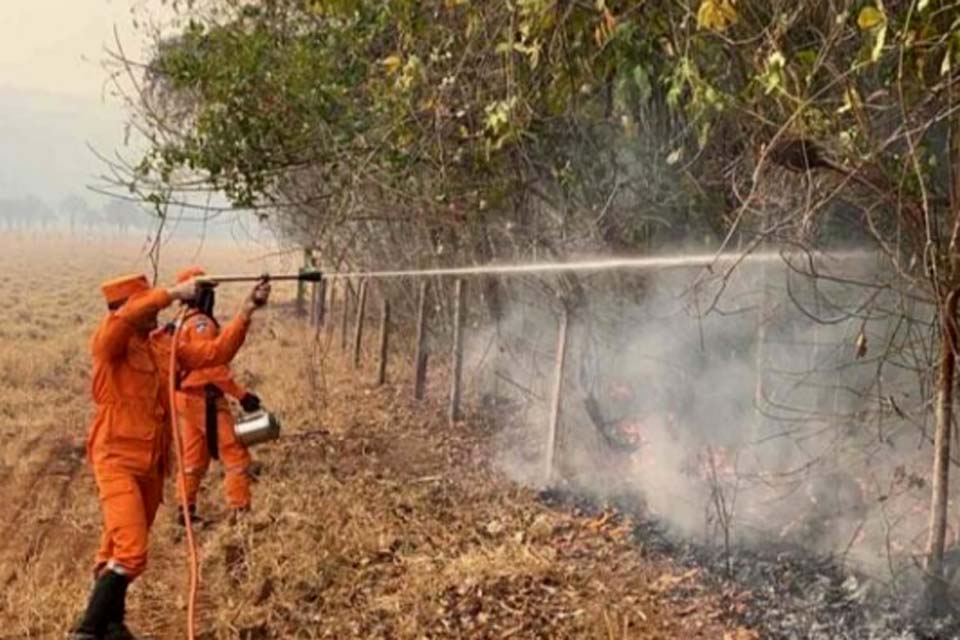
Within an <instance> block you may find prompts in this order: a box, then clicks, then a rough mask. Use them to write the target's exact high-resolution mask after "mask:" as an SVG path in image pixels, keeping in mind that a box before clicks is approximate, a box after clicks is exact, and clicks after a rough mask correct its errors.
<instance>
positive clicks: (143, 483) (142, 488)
mask: <svg viewBox="0 0 960 640" xmlns="http://www.w3.org/2000/svg"><path fill="white" fill-rule="evenodd" d="M94 476H95V477H96V480H97V487H98V488H99V492H100V507H101V509H102V510H103V520H104V526H103V533H102V534H101V535H100V549H99V550H98V551H97V570H98V571H99V570H100V569H102V568H104V567H108V568H110V569H113V570H114V571H117V572H118V573H123V574H124V575H126V576H128V577H129V578H130V579H131V580H132V579H133V578H136V577H137V576H138V575H140V574H141V573H143V570H144V569H146V568H147V542H148V539H149V533H150V527H151V525H153V519H154V517H155V516H156V515H157V507H159V506H160V502H161V500H162V499H163V476H162V475H161V474H160V473H159V472H158V473H157V474H156V475H154V476H139V475H135V474H132V473H129V472H127V471H122V470H118V469H111V468H105V467H95V468H94Z"/></svg>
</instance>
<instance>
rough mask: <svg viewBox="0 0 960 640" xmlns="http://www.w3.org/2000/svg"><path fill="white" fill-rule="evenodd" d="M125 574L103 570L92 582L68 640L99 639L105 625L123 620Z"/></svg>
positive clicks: (125, 593)
mask: <svg viewBox="0 0 960 640" xmlns="http://www.w3.org/2000/svg"><path fill="white" fill-rule="evenodd" d="M128 584H130V581H129V580H128V579H127V577H126V576H122V575H120V574H119V573H115V572H113V571H109V570H108V571H104V572H103V575H101V576H100V577H99V578H97V581H96V582H95V583H94V584H93V591H92V592H91V593H90V601H89V602H88V603H87V610H86V611H85V612H84V614H83V619H82V620H81V621H80V624H78V625H77V626H76V627H74V629H72V630H71V631H70V633H69V634H68V635H67V638H69V640H101V639H102V638H103V637H104V634H105V633H106V631H107V625H108V624H110V623H112V622H117V621H119V622H121V623H122V621H123V611H124V606H125V605H124V601H125V599H126V597H127V585H128Z"/></svg>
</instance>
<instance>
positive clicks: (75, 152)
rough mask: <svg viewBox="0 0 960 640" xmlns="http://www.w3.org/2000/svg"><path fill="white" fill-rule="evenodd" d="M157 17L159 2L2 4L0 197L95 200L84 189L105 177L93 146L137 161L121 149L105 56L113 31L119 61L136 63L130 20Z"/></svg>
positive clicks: (138, 42)
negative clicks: (121, 55) (124, 58)
mask: <svg viewBox="0 0 960 640" xmlns="http://www.w3.org/2000/svg"><path fill="white" fill-rule="evenodd" d="M164 13H166V14H167V16H169V10H167V11H166V12H165V11H164V6H163V4H162V3H161V0H0V198H5V197H6V198H17V197H23V196H25V195H28V194H32V195H35V196H37V197H39V198H41V199H43V200H46V201H47V202H49V203H54V202H57V201H58V200H60V199H62V198H63V197H64V196H66V195H68V194H80V195H83V196H84V197H86V198H87V199H88V200H91V201H96V200H98V199H102V198H101V197H100V196H98V195H97V194H96V193H93V192H92V191H91V190H90V189H89V187H90V186H91V185H97V184H102V183H103V181H102V180H100V178H99V177H100V176H101V175H102V174H103V173H104V169H105V167H104V165H103V163H102V162H101V161H100V160H98V159H97V158H96V155H95V154H94V153H93V152H92V151H91V147H92V148H94V149H96V150H97V151H98V152H99V153H101V154H104V155H107V156H112V155H113V154H114V153H115V152H117V151H119V152H120V153H121V154H122V155H124V156H125V157H127V158H133V159H136V158H137V157H138V155H139V150H138V149H136V148H130V147H125V146H124V124H125V122H126V114H125V112H124V110H123V108H122V106H121V104H120V102H119V100H118V99H117V98H115V97H112V96H111V95H110V91H109V90H108V88H109V87H108V85H107V71H106V70H105V69H104V68H103V61H104V59H105V58H106V57H107V53H106V51H105V48H106V47H110V48H111V49H112V48H115V46H114V28H116V29H117V31H118V33H119V35H120V38H121V42H123V46H124V50H125V52H126V53H127V54H128V55H129V56H131V57H134V58H136V59H143V58H144V57H145V52H144V49H145V47H144V45H143V43H144V42H145V40H146V39H145V37H144V35H143V34H142V33H141V32H138V30H137V29H136V28H134V25H133V21H134V19H139V20H140V21H141V22H142V21H143V20H144V19H149V18H157V17H162V16H163V14H164Z"/></svg>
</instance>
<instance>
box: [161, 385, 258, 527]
mask: <svg viewBox="0 0 960 640" xmlns="http://www.w3.org/2000/svg"><path fill="white" fill-rule="evenodd" d="M205 403H206V400H205V398H203V396H202V395H197V394H192V393H178V394H177V411H178V417H179V426H180V436H181V437H182V438H183V463H184V464H183V467H184V472H185V473H186V476H187V501H188V502H189V503H190V504H196V502H197V493H199V491H200V484H201V483H202V482H203V477H204V475H206V473H207V469H208V468H209V467H210V451H209V450H208V449H207V426H206V424H207V423H206V404H205ZM234 426H235V423H234V419H233V414H232V413H230V408H229V406H228V405H227V403H226V401H225V400H223V399H221V400H219V401H218V409H217V440H218V447H217V448H218V450H219V452H220V462H221V463H222V464H223V468H224V472H225V473H224V476H225V477H224V490H225V493H226V496H227V504H228V505H230V507H232V508H234V509H244V508H247V507H249V506H250V476H249V474H248V470H249V467H250V462H251V458H250V451H248V450H247V448H246V447H245V446H243V444H242V443H240V442H239V441H238V440H237V436H236V433H235V431H234Z"/></svg>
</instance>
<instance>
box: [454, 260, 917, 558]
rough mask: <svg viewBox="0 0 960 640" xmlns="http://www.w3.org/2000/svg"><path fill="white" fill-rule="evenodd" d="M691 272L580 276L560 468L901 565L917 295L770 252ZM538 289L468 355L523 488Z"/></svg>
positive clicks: (664, 511) (646, 496)
mask: <svg viewBox="0 0 960 640" xmlns="http://www.w3.org/2000/svg"><path fill="white" fill-rule="evenodd" d="M826 265H827V266H821V269H823V270H824V272H823V273H824V274H829V273H843V274H844V275H845V277H846V278H848V279H854V280H855V279H862V280H863V281H864V282H869V283H872V285H882V283H883V279H884V277H885V276H884V275H883V274H884V273H885V272H884V269H883V268H882V266H881V265H880V264H879V262H878V259H877V258H875V257H869V258H861V259H859V260H857V261H853V260H846V261H843V262H842V263H840V262H836V263H834V264H832V265H831V264H830V262H829V261H827V262H826ZM695 275H696V274H695V273H694V272H692V271H685V272H661V273H654V274H652V275H647V276H637V277H634V276H624V277H623V280H621V281H620V282H619V283H618V284H619V286H617V287H611V286H610V285H611V284H613V283H612V282H611V281H610V280H609V279H606V280H605V279H604V277H601V276H594V277H591V278H584V279H583V284H584V285H585V287H586V288H587V291H588V293H587V294H586V297H587V300H586V304H585V305H584V306H582V307H580V308H577V309H574V310H572V312H571V330H570V341H569V348H568V364H567V370H566V375H565V398H564V403H563V414H562V421H561V422H562V431H561V433H562V444H561V453H560V454H559V455H560V469H561V473H560V474H559V475H560V477H561V478H562V480H563V482H566V483H569V484H570V485H572V486H573V487H576V488H579V489H581V490H587V491H589V492H591V493H593V494H595V495H596V496H598V497H600V498H618V499H621V498H624V497H625V496H628V497H629V496H632V497H633V498H635V499H642V500H643V501H644V502H645V504H646V505H647V507H648V509H649V510H650V511H651V512H652V513H653V514H655V516H656V517H657V518H659V519H661V520H662V521H663V522H665V523H667V524H669V525H670V526H671V527H672V528H673V529H674V530H676V531H678V532H680V533H682V534H683V535H685V536H688V537H693V538H695V539H698V540H705V541H706V542H708V543H723V540H724V534H725V533H726V534H729V535H730V536H731V541H732V542H734V543H756V542H763V543H770V542H773V543H776V544H801V545H804V546H806V547H807V548H809V549H812V550H815V551H819V552H831V553H838V554H844V555H845V556H846V557H850V558H855V559H856V560H857V561H858V564H859V566H860V567H861V568H867V569H869V570H870V571H871V572H875V573H877V574H882V573H883V572H888V571H889V567H890V566H893V567H895V568H896V569H897V570H898V571H899V570H901V569H904V570H905V569H908V568H909V565H910V559H909V556H908V553H915V552H917V551H918V550H919V549H918V546H917V544H916V543H917V537H916V536H917V534H918V533H920V532H921V531H922V530H923V527H924V525H925V519H924V518H922V517H919V518H918V517H917V515H918V514H921V515H922V514H924V513H925V509H926V506H927V500H928V494H927V490H926V488H925V487H924V480H923V478H924V477H925V475H924V474H925V473H926V471H925V470H926V467H927V465H928V463H929V456H930V453H929V446H928V442H927V440H926V436H925V429H928V428H929V416H928V413H927V407H925V406H923V405H922V404H921V397H922V395H923V394H921V393H920V392H919V391H920V388H921V385H922V384H926V383H928V382H929V379H928V378H927V376H928V375H929V373H930V370H929V368H928V366H927V365H928V363H926V362H925V361H924V347H925V345H924V344H923V339H922V338H920V337H919V336H920V335H921V334H924V332H925V331H926V329H927V328H928V327H927V324H926V323H929V321H930V310H929V309H927V308H924V307H923V306H922V305H919V304H918V303H905V302H904V301H903V300H901V299H899V298H897V297H895V296H893V295H892V294H889V295H888V294H886V293H883V292H882V291H881V293H878V289H877V288H876V287H874V286H856V287H854V286H850V285H848V284H842V283H836V282H831V281H830V280H829V278H823V279H821V280H820V281H819V284H818V286H817V288H816V292H815V290H814V288H813V287H812V285H811V281H810V279H809V278H807V277H806V276H804V275H801V274H798V273H795V272H793V271H792V270H791V269H788V268H786V267H785V266H783V265H777V266H774V267H770V268H769V269H767V270H764V268H762V267H759V266H757V265H750V264H747V265H743V266H742V267H741V268H740V269H738V271H736V272H735V273H734V274H733V276H732V277H731V278H730V279H729V280H728V281H726V282H725V283H721V281H720V280H718V279H714V280H712V281H710V282H708V283H707V284H705V285H704V286H702V287H699V288H694V287H693V286H692V284H693V282H694V278H695ZM608 278H609V277H608ZM765 278H766V291H767V293H766V295H764V286H763V283H764V281H765ZM627 283H629V284H627ZM721 284H722V285H723V288H722V295H721V296H720V297H719V298H718V303H717V304H716V306H714V307H713V308H712V309H711V303H712V302H713V300H714V299H715V294H717V293H720V291H721ZM610 291H613V292H616V293H605V292H610ZM629 291H634V292H638V293H636V296H637V299H626V296H627V295H630V294H627V293H625V292H629ZM527 293H529V291H528V292H527ZM528 297H529V296H528ZM541 301H542V306H540V307H536V306H534V305H529V306H523V307H514V311H513V313H512V314H510V315H509V316H508V317H507V319H506V320H505V321H504V322H502V323H501V325H500V327H499V333H500V343H501V344H504V345H506V347H505V349H504V351H503V353H501V354H499V356H497V357H491V356H490V349H489V348H488V345H489V343H490V342H491V340H492V338H493V333H494V331H493V330H491V331H490V332H487V334H486V335H479V336H477V337H476V338H475V339H474V344H473V345H472V346H473V349H472V353H473V354H474V357H473V361H472V363H470V364H469V365H468V366H467V369H466V370H467V371H471V370H474V369H482V370H483V371H484V372H485V374H484V375H483V376H481V377H482V379H483V388H482V393H486V394H495V395H498V396H500V397H501V398H502V397H504V396H506V397H510V398H512V399H513V400H515V401H519V402H520V404H519V406H520V407H521V411H520V412H519V413H518V414H517V415H516V420H517V422H518V425H517V426H518V427H519V428H518V429H517V430H515V431H514V432H512V433H511V434H510V435H509V436H508V439H507V441H506V442H505V443H504V445H503V453H502V456H501V464H502V467H503V469H504V470H505V471H506V472H507V473H508V474H509V475H511V476H512V477H514V478H516V479H518V480H520V481H522V482H526V483H528V484H532V485H536V486H542V485H543V482H544V473H545V467H544V445H545V441H546V437H545V434H546V427H547V423H548V415H549V411H548V407H549V398H550V395H551V382H552V379H553V374H552V369H553V364H554V357H553V352H554V349H555V341H556V338H555V336H556V331H557V316H556V312H555V310H554V309H553V308H552V305H553V304H555V303H551V301H550V300H549V299H548V298H546V297H543V298H541ZM867 302H869V305H867V304H866V303H867ZM798 305H802V310H801V308H800V307H798ZM808 314H809V315H808ZM811 315H816V316H818V317H820V318H821V320H822V321H821V322H815V321H814V320H813V319H812V318H811V317H810V316H811ZM861 332H862V337H860V334H861ZM864 350H865V351H864ZM858 351H859V353H858ZM518 439H519V444H518ZM728 517H729V524H728V525H726V526H725V525H724V519H725V518H728ZM888 532H891V533H892V535H891V537H890V540H892V541H893V542H892V547H890V549H891V550H892V551H893V552H894V554H896V556H897V557H896V558H894V561H893V562H892V563H890V564H888V563H887V550H888V547H887V542H888V539H887V533H888Z"/></svg>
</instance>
